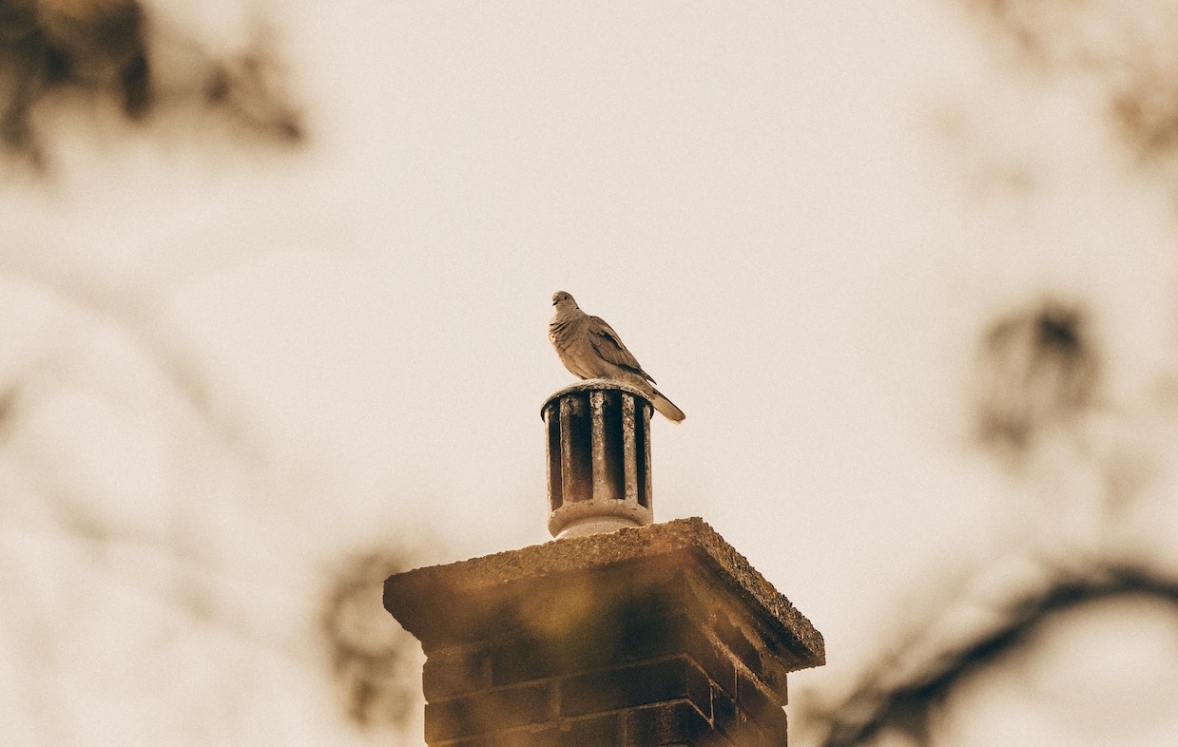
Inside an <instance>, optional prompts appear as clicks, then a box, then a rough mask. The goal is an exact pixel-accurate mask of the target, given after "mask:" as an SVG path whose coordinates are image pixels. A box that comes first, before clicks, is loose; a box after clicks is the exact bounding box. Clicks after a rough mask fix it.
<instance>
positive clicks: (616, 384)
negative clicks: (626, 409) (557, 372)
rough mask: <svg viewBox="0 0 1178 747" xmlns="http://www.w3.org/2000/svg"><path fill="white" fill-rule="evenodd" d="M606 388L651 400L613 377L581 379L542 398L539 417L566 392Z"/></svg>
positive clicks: (640, 391)
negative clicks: (546, 397) (542, 402)
mask: <svg viewBox="0 0 1178 747" xmlns="http://www.w3.org/2000/svg"><path fill="white" fill-rule="evenodd" d="M607 390H608V391H620V392H626V393H627V394H633V395H635V396H637V397H641V398H642V399H644V400H646V401H647V402H650V401H651V400H650V397H648V396H646V393H645V392H643V391H642V390H641V389H639V388H638V387H636V386H633V385H631V384H626V383H624V382H621V381H615V380H613V379H583V380H582V381H577V382H574V383H572V384H569V385H568V386H566V387H565V388H563V389H559V390H557V391H555V392H553V393H552V394H551V395H550V396H549V397H548V399H546V400H544V404H543V405H541V406H540V419H541V420H543V419H544V411H545V410H547V409H548V405H549V404H551V402H552V401H553V400H554V399H559V398H560V397H563V396H564V395H566V394H572V393H574V392H598V391H607ZM652 405H653V403H652Z"/></svg>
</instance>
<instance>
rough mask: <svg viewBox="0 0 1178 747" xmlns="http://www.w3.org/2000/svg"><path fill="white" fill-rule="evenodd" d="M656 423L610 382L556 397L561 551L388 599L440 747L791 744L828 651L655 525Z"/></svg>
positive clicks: (427, 579)
mask: <svg viewBox="0 0 1178 747" xmlns="http://www.w3.org/2000/svg"><path fill="white" fill-rule="evenodd" d="M650 412H651V406H650V403H649V401H647V400H646V398H645V397H644V396H643V395H642V393H641V392H639V391H638V390H636V389H633V388H632V387H628V386H626V385H624V384H618V383H616V382H600V381H590V382H581V383H579V384H576V385H574V386H572V387H568V388H566V389H563V390H561V391H560V392H558V393H556V394H555V395H553V397H551V398H550V399H549V400H548V401H547V402H546V403H545V405H544V408H543V414H544V419H545V422H546V424H547V427H548V435H549V439H548V454H549V529H550V531H551V532H552V534H554V535H556V536H557V537H558V538H557V539H555V540H553V541H551V542H548V543H546V544H543V545H535V546H532V547H526V548H523V549H522V550H512V551H509V552H504V553H499V554H496V555H490V556H487V557H484V558H476V559H474V560H467V561H463V562H460V563H453V564H450V565H444V566H433V567H428V568H419V569H417V570H413V571H409V572H407V573H401V574H398V575H395V576H392V577H390V578H389V579H388V580H387V581H386V582H385V589H384V605H385V608H386V609H387V610H388V611H389V612H390V613H392V615H393V616H394V617H395V618H396V619H397V620H398V621H399V622H400V623H401V625H403V626H404V627H405V628H406V629H407V630H408V631H409V632H410V633H412V634H413V635H414V636H416V637H417V638H418V639H419V640H420V641H421V643H422V647H423V648H424V650H425V654H426V663H425V671H424V674H423V678H422V682H423V689H424V691H425V698H426V703H427V704H426V709H425V739H426V742H427V743H428V744H429V745H430V747H656V746H658V745H714V746H715V747H770V746H774V747H777V746H780V745H785V744H786V717H785V712H784V711H783V709H782V706H784V705H785V703H786V675H787V674H788V673H789V672H793V671H796V670H798V669H804V668H807V667H813V666H818V665H821V664H822V663H824V656H825V654H824V649H823V641H822V635H821V634H820V633H819V632H818V631H817V630H815V629H814V627H813V626H812V625H811V624H810V622H809V621H808V620H807V619H806V618H805V617H803V616H802V614H801V613H799V612H798V611H797V610H796V609H794V607H793V605H791V604H790V602H789V600H787V599H786V598H785V597H784V596H782V595H781V594H779V593H778V592H777V591H776V590H775V589H774V588H773V587H772V586H771V585H770V584H769V582H768V581H766V580H765V579H764V577H762V576H761V574H760V573H758V572H757V571H756V570H755V569H754V568H752V567H751V566H750V565H749V564H748V562H747V561H746V560H745V559H744V558H743V557H742V556H741V555H740V554H739V553H737V552H736V550H734V549H733V548H732V547H731V546H730V545H729V544H728V543H727V542H725V541H724V539H723V538H722V537H720V535H718V534H717V533H716V532H715V531H713V530H712V529H711V527H709V526H708V525H707V524H705V523H704V522H703V520H701V519H695V518H693V519H682V520H678V521H671V522H667V523H664V524H653V523H651V522H652V521H653V513H652V507H651V500H650V499H651V495H650V481H649V475H650V473H649V466H650V456H649V455H650V451H649V443H650V442H649V432H650V428H649V426H650ZM579 505H580V506H582V507H580V508H578V506H579ZM585 505H591V506H594V507H593V508H589V509H586V508H584V506H585ZM570 509H571V510H570ZM570 528H572V530H573V531H569V529H570Z"/></svg>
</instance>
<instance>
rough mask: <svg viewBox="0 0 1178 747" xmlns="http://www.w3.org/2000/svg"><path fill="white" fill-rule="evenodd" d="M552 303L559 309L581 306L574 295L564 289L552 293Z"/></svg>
mask: <svg viewBox="0 0 1178 747" xmlns="http://www.w3.org/2000/svg"><path fill="white" fill-rule="evenodd" d="M552 305H553V306H555V307H556V310H557V311H564V310H565V309H576V308H580V307H579V306H577V302H576V301H574V300H573V297H572V296H571V295H569V294H568V293H565V292H564V291H557V292H556V293H553V294H552Z"/></svg>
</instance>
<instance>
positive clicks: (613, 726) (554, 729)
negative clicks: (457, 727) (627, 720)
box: [438, 713, 621, 747]
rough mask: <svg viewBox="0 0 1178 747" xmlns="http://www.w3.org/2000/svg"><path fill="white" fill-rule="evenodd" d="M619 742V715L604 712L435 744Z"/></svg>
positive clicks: (520, 746)
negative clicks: (587, 716)
mask: <svg viewBox="0 0 1178 747" xmlns="http://www.w3.org/2000/svg"><path fill="white" fill-rule="evenodd" d="M620 744H621V716H620V714H618V713H607V714H602V715H597V716H591V717H589V718H582V719H563V720H560V721H557V722H553V723H549V724H545V725H542V726H532V727H524V728H522V729H513V730H510V731H500V732H495V733H493V734H488V735H483V736H478V737H471V738H468V739H458V740H455V741H452V742H441V743H439V745H438V747H613V746H614V745H620Z"/></svg>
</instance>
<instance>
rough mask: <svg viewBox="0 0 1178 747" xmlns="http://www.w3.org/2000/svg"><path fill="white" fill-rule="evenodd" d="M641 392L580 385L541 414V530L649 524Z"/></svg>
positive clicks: (600, 382)
mask: <svg viewBox="0 0 1178 747" xmlns="http://www.w3.org/2000/svg"><path fill="white" fill-rule="evenodd" d="M653 411H654V407H653V405H651V402H650V400H649V399H647V397H646V395H645V394H643V393H642V391H641V390H639V389H637V388H635V387H633V386H630V385H629V384H623V383H621V382H619V381H612V380H608V379H587V380H585V381H579V382H577V383H576V384H572V385H571V386H567V387H565V388H564V389H561V390H560V391H558V392H557V393H556V394H553V395H552V396H551V397H549V398H548V400H547V401H546V402H545V403H544V406H543V407H542V408H541V416H542V417H543V418H544V422H545V424H546V425H547V433H548V531H549V532H550V533H551V534H552V536H553V537H556V538H557V539H561V538H564V537H577V536H582V535H586V534H596V533H599V532H612V531H614V530H617V529H621V528H623V527H643V526H648V525H650V524H653V523H654V508H653V505H652V502H651V490H650V417H651V413H652V412H653Z"/></svg>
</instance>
